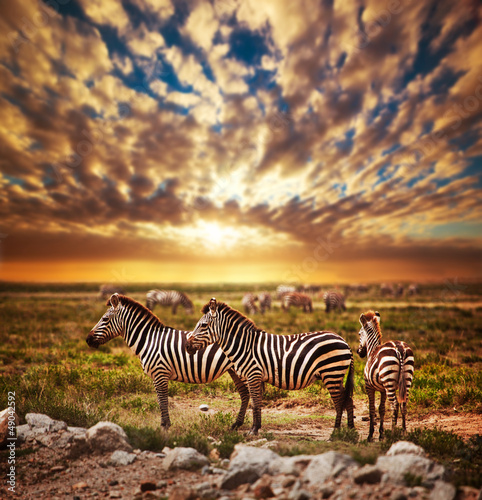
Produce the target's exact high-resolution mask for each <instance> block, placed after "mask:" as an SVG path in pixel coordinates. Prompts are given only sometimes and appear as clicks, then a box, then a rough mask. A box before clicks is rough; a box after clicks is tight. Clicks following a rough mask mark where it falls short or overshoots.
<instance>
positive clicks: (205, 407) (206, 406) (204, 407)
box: [199, 405, 209, 411]
mask: <svg viewBox="0 0 482 500" xmlns="http://www.w3.org/2000/svg"><path fill="white" fill-rule="evenodd" d="M199 409H200V410H201V411H208V410H209V406H208V405H200V406H199Z"/></svg>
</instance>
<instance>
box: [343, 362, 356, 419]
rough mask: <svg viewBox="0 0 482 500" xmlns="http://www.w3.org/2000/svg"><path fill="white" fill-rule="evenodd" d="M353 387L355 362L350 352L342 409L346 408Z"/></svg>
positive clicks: (351, 395)
mask: <svg viewBox="0 0 482 500" xmlns="http://www.w3.org/2000/svg"><path fill="white" fill-rule="evenodd" d="M354 389H355V363H354V361H353V353H351V362H350V369H349V370H348V376H347V377H346V383H345V398H344V400H343V409H344V410H346V407H347V404H348V402H349V401H350V400H351V399H352V398H353V390H354Z"/></svg>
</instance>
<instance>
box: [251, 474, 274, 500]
mask: <svg viewBox="0 0 482 500" xmlns="http://www.w3.org/2000/svg"><path fill="white" fill-rule="evenodd" d="M252 490H253V493H254V496H255V497H256V498H272V497H274V496H275V495H274V493H273V489H272V488H271V476H269V475H268V474H263V475H262V476H261V477H260V478H259V479H258V480H257V481H256V482H255V483H254V484H253V486H252Z"/></svg>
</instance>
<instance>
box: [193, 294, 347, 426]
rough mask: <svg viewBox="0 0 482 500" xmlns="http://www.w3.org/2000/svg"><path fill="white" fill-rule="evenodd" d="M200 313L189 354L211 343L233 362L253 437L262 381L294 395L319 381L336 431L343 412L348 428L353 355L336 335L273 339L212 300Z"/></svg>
mask: <svg viewBox="0 0 482 500" xmlns="http://www.w3.org/2000/svg"><path fill="white" fill-rule="evenodd" d="M203 313H204V316H203V317H202V318H201V319H200V320H199V322H198V324H197V325H196V328H195V329H194V331H192V332H190V333H188V335H187V349H188V352H196V350H198V349H203V348H205V347H206V346H207V345H210V344H213V343H215V342H216V343H217V344H218V345H219V346H220V348H221V349H222V350H223V352H224V353H225V354H226V356H227V357H228V358H229V359H230V360H231V361H232V362H233V363H234V365H235V367H236V372H237V374H238V375H239V376H240V377H241V378H242V379H243V380H247V382H248V388H249V393H250V396H251V401H252V407H253V427H252V429H251V431H250V432H251V433H252V434H257V433H258V430H259V429H260V428H261V404H262V388H263V383H264V382H268V383H269V384H272V385H274V386H275V387H279V388H281V389H288V390H296V389H303V388H304V387H307V386H309V385H311V384H312V383H314V382H315V381H316V380H320V379H321V380H322V381H323V383H324V384H325V386H326V388H327V389H328V392H329V393H330V395H331V398H332V399H333V403H334V405H335V409H336V420H335V428H336V427H340V425H341V418H342V414H343V411H344V410H345V409H346V410H347V417H348V427H354V420H353V419H354V417H353V399H352V396H353V386H354V368H353V354H352V352H351V349H350V347H349V346H348V344H347V343H346V342H345V341H344V340H343V339H342V338H341V337H340V336H338V335H337V334H336V333H333V332H309V333H300V334H297V335H273V334H270V333H267V332H265V331H263V330H260V329H259V328H257V327H256V325H255V324H254V323H253V322H252V321H251V320H249V319H248V318H246V316H244V315H243V314H241V313H240V312H238V311H236V310H234V309H232V308H231V307H229V306H228V305H227V304H224V303H222V302H220V303H218V302H216V299H214V298H213V299H211V301H210V302H209V303H208V304H206V305H205V306H204V308H203ZM346 372H348V374H347V379H346V385H345V387H343V379H344V376H345V373H346Z"/></svg>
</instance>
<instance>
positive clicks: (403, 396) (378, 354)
mask: <svg viewBox="0 0 482 500" xmlns="http://www.w3.org/2000/svg"><path fill="white" fill-rule="evenodd" d="M360 324H361V326H362V327H361V329H360V332H359V335H360V345H359V347H358V350H357V353H358V354H359V355H360V357H361V358H364V357H365V356H368V359H367V363H366V365H365V370H364V372H363V375H364V378H365V388H366V392H367V395H368V403H369V409H370V430H369V433H368V439H367V440H368V441H371V440H372V439H373V433H374V431H375V420H376V410H375V391H379V392H380V393H381V397H380V406H379V412H380V440H382V439H383V419H384V416H385V401H386V399H387V397H388V401H389V402H390V406H391V409H392V429H394V428H395V427H396V425H397V419H398V410H399V408H401V413H402V431H403V432H404V433H405V432H406V423H405V419H406V413H407V400H408V393H409V390H410V387H411V385H412V380H413V372H414V357H413V351H412V349H411V348H410V346H409V345H408V344H406V343H405V342H402V341H400V340H394V341H389V342H385V343H384V344H381V339H382V332H381V329H380V313H379V312H378V311H377V312H373V311H368V312H366V313H364V314H361V315H360ZM397 390H398V394H396V393H397Z"/></svg>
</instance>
